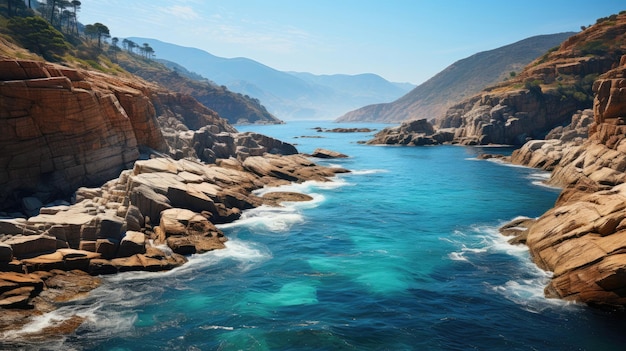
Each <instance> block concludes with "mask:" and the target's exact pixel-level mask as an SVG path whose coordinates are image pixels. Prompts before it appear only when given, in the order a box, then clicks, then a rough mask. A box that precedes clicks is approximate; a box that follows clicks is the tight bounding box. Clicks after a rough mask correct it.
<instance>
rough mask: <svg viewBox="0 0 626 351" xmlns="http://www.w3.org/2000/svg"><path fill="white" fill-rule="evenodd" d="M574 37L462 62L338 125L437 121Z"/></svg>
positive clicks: (550, 38) (530, 42) (534, 41)
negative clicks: (395, 98)
mask: <svg viewBox="0 0 626 351" xmlns="http://www.w3.org/2000/svg"><path fill="white" fill-rule="evenodd" d="M573 34H574V33H559V34H552V35H540V36H535V37H531V38H527V39H524V40H521V41H518V42H516V43H513V44H510V45H506V46H503V47H500V48H497V49H494V50H490V51H484V52H480V53H477V54H475V55H472V56H470V57H468V58H465V59H462V60H459V61H457V62H455V63H453V64H452V65H450V66H449V67H447V68H446V69H445V70H443V71H441V72H440V73H438V74H437V75H435V76H434V77H432V78H431V79H429V80H428V81H426V82H424V83H423V84H420V85H419V86H418V87H416V88H415V89H413V90H412V91H410V92H409V93H408V94H406V95H404V96H402V97H401V98H400V99H398V100H396V101H393V102H391V103H388V104H376V105H370V106H365V107H362V108H360V109H358V110H355V111H351V112H348V113H346V114H345V115H343V116H341V117H340V118H339V119H337V122H350V121H358V122H400V121H403V120H407V119H422V118H425V119H434V118H436V117H439V116H441V115H442V114H443V113H445V111H446V110H447V109H448V108H449V107H450V106H452V105H453V104H454V103H456V102H458V101H460V100H462V99H464V98H466V97H468V96H472V95H474V94H476V93H478V92H479V91H480V90H481V89H483V88H484V87H486V86H488V85H491V84H494V83H496V82H499V81H502V80H504V79H505V78H509V77H510V73H511V72H519V71H520V70H521V69H522V68H523V67H524V66H526V65H527V64H528V63H530V62H531V61H532V60H534V59H536V58H537V57H539V56H540V55H542V54H543V53H545V52H546V51H547V50H548V49H550V48H553V47H554V46H556V45H559V44H560V43H562V42H563V41H564V40H565V39H567V38H568V37H569V36H571V35H573Z"/></svg>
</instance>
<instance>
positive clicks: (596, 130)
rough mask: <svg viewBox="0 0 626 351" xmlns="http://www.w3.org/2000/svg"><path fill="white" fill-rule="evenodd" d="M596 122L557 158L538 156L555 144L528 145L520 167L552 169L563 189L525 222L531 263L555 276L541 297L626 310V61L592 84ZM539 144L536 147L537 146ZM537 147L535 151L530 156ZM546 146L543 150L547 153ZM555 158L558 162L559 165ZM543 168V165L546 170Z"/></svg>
mask: <svg viewBox="0 0 626 351" xmlns="http://www.w3.org/2000/svg"><path fill="white" fill-rule="evenodd" d="M594 91H595V93H596V97H595V101H594V116H595V120H594V123H593V124H592V125H591V126H590V131H589V138H588V140H586V141H585V142H584V143H583V144H581V145H573V146H571V147H569V148H566V149H565V150H562V152H561V154H560V156H558V157H556V156H555V157H550V156H549V153H546V152H537V151H538V150H542V149H544V146H545V145H554V143H558V142H560V141H555V142H551V141H543V142H533V143H531V144H530V146H527V147H525V148H526V149H527V150H526V151H525V153H524V154H525V155H526V157H524V158H523V159H520V160H523V162H525V164H529V165H533V166H536V165H539V164H541V163H542V161H540V160H541V159H542V157H543V158H545V162H543V164H544V165H547V164H551V168H553V169H554V170H553V173H552V178H551V182H553V183H555V184H560V185H561V186H563V187H564V190H563V192H562V193H561V195H560V197H559V199H558V201H557V204H556V206H555V207H554V208H553V209H551V210H550V211H548V212H547V213H545V214H544V215H543V216H541V217H540V218H538V219H537V220H536V221H535V222H534V223H533V221H529V222H527V223H526V227H527V228H528V229H527V231H526V233H525V234H524V235H525V236H526V239H525V240H526V243H527V245H528V247H529V249H530V253H531V256H532V258H533V260H534V261H535V262H536V263H537V264H538V265H539V266H540V267H541V268H543V269H546V270H549V271H552V272H553V273H554V274H553V278H552V280H551V282H550V284H549V285H548V287H547V288H546V295H547V296H550V297H558V298H563V299H568V300H574V301H580V302H585V303H588V304H592V305H603V306H606V305H608V306H621V307H623V306H626V274H625V273H624V272H626V255H625V254H624V252H626V250H625V249H626V248H625V243H626V184H624V183H626V176H625V174H626V173H625V172H626V147H625V145H626V141H625V140H626V125H625V124H624V118H626V57H624V58H623V59H622V60H621V66H620V68H618V69H615V70H612V71H610V72H609V73H607V74H605V75H604V76H602V77H601V78H600V79H599V80H598V81H596V83H595V84H594ZM539 145H541V146H539ZM532 148H534V149H535V152H532V151H529V150H530V149H532ZM546 149H547V148H546ZM557 159H558V161H556V160H557ZM544 168H545V167H544Z"/></svg>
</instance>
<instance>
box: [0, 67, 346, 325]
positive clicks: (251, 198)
mask: <svg viewBox="0 0 626 351" xmlns="http://www.w3.org/2000/svg"><path fill="white" fill-rule="evenodd" d="M0 130H2V132H3V138H2V139H1V140H0V149H1V150H3V152H2V154H1V155H0V164H2V166H3V167H2V168H1V169H0V204H1V205H0V211H2V212H0V218H4V219H0V307H1V308H4V310H3V314H2V317H1V318H0V330H7V329H14V328H19V327H20V326H21V325H24V324H25V323H27V322H28V321H29V320H30V318H32V317H33V316H36V315H40V314H42V313H45V312H48V311H51V310H53V309H54V308H55V306H56V304H58V303H59V302H63V301H67V300H69V299H72V298H76V297H80V296H82V294H85V293H86V292H88V291H89V290H91V289H93V288H94V287H96V286H98V284H99V281H100V279H99V278H98V276H100V275H103V274H113V273H118V272H126V271H137V270H140V271H162V270H168V269H172V268H174V267H178V266H180V265H182V264H184V263H185V262H186V258H185V256H186V255H189V254H194V253H203V252H207V251H211V250H215V249H220V248H223V247H224V242H226V241H227V238H226V237H224V235H223V233H222V232H221V231H220V230H219V229H217V228H216V227H215V224H220V223H227V222H231V221H234V220H236V219H238V218H239V216H240V215H241V211H243V210H246V209H250V208H253V207H258V206H261V205H268V206H279V205H280V202H281V201H283V200H288V201H296V200H306V197H303V196H298V195H297V194H292V193H281V192H280V191H277V192H272V193H269V194H266V195H265V196H263V197H259V196H257V195H255V193H254V190H257V189H260V188H263V187H275V186H279V185H284V184H289V183H292V182H303V181H309V180H315V181H327V180H329V178H331V177H333V176H335V175H336V174H337V173H341V172H347V170H345V169H340V168H327V167H321V166H318V165H316V164H314V163H313V162H311V161H310V160H309V159H308V158H307V157H306V156H304V155H301V154H298V152H297V150H296V148H295V147H294V146H292V145H290V144H287V143H284V142H281V141H279V140H276V139H273V138H269V137H266V136H263V135H260V134H255V133H238V132H237V131H236V129H235V128H233V127H232V126H231V125H230V124H228V123H227V122H226V121H225V120H223V119H221V118H220V117H219V116H218V115H217V114H216V113H215V112H213V111H211V110H209V109H208V108H206V107H204V106H203V105H201V104H199V103H198V102H197V101H196V100H195V99H193V98H192V97H190V96H188V95H184V94H180V93H173V92H170V91H168V90H166V89H164V88H162V87H160V86H158V85H157V84H154V83H149V82H146V81H143V80H141V79H139V78H136V77H132V76H130V77H129V76H111V75H108V74H103V73H99V72H94V71H91V70H85V69H80V68H72V67H67V66H62V65H58V64H52V63H47V62H41V61H32V60H18V59H12V58H0ZM326 154H328V152H326ZM5 312H6V313H5ZM71 321H72V322H71V323H69V322H68V323H69V324H68V325H63V326H59V330H53V331H52V330H48V331H44V333H56V332H67V331H71V330H73V329H74V328H76V327H77V326H78V325H80V323H81V320H80V318H79V317H77V318H76V319H72V320H71Z"/></svg>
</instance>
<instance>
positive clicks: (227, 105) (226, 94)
mask: <svg viewBox="0 0 626 351" xmlns="http://www.w3.org/2000/svg"><path fill="white" fill-rule="evenodd" d="M124 56H125V57H126V59H124ZM117 62H118V63H119V64H120V66H122V67H123V68H124V69H126V70H127V71H129V72H131V73H133V74H135V75H137V76H139V77H142V78H144V79H147V80H149V81H153V82H158V83H159V84H161V85H162V86H164V87H167V88H168V89H170V90H173V91H177V92H180V93H184V94H188V95H191V96H193V97H194V98H195V99H196V100H198V101H199V102H200V103H201V104H203V105H204V106H206V107H208V108H210V109H212V110H214V111H215V112H217V113H218V114H219V115H220V116H221V117H223V118H225V119H227V120H228V122H230V123H232V124H250V123H258V124H276V123H282V121H280V120H279V119H278V118H276V117H274V116H273V115H272V114H271V113H269V112H268V111H267V109H266V108H265V106H263V105H261V103H260V102H259V100H257V99H254V98H251V97H249V96H244V95H241V94H238V93H234V92H232V91H229V90H228V89H226V88H225V87H221V86H218V85H216V84H215V83H212V82H210V81H208V80H206V79H205V80H198V79H191V78H188V77H187V76H186V75H185V71H181V70H174V69H170V68H168V67H167V66H166V65H163V64H161V63H158V62H154V61H152V60H142V59H140V58H137V57H133V58H130V57H128V55H118V61H117ZM170 66H172V67H175V66H174V65H171V64H170ZM188 75H191V74H189V73H188Z"/></svg>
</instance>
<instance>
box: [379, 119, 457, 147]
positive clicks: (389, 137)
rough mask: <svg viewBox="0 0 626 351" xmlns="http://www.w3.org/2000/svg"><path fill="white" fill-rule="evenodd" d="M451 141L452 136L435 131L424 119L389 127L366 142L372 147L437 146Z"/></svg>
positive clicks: (449, 133)
mask: <svg viewBox="0 0 626 351" xmlns="http://www.w3.org/2000/svg"><path fill="white" fill-rule="evenodd" d="M452 140H453V134H452V133H451V132H449V131H446V130H439V131H435V128H434V127H433V125H432V123H430V122H429V121H428V120H426V119H419V120H415V121H407V122H403V123H402V124H401V125H400V126H398V127H389V128H385V129H383V130H381V131H380V132H378V133H376V135H374V138H373V139H371V140H368V141H367V144H373V145H379V144H381V145H406V146H423V145H437V144H443V143H446V142H451V141H452Z"/></svg>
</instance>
